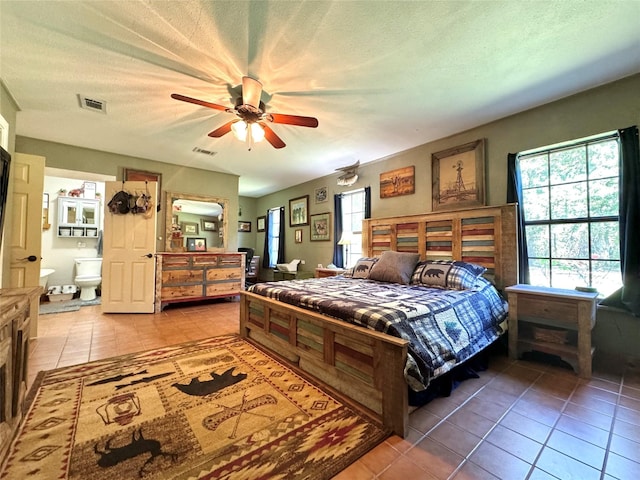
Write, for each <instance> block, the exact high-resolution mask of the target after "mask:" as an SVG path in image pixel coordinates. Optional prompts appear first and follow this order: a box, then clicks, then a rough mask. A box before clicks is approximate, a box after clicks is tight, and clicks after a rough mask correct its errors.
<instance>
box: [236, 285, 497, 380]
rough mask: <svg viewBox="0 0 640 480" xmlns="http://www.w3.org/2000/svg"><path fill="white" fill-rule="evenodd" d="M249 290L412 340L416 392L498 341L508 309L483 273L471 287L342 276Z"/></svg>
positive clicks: (410, 374) (410, 366)
mask: <svg viewBox="0 0 640 480" xmlns="http://www.w3.org/2000/svg"><path fill="white" fill-rule="evenodd" d="M248 291H250V292H253V293H256V294H258V295H262V296H265V297H269V298H272V299H275V300H279V301H281V302H284V303H288V304H291V305H297V306H299V307H302V308H306V309H308V310H313V311H316V312H319V313H322V314H325V315H329V316H331V317H335V318H339V319H341V320H344V321H347V322H350V323H353V324H356V325H360V326H364V327H367V328H370V329H372V330H377V331H379V332H384V333H387V334H389V335H393V336H395V337H399V338H403V339H405V340H407V341H408V342H409V345H408V360H407V366H406V367H405V378H406V379H407V383H408V384H409V386H410V387H411V388H412V389H413V390H414V391H417V392H418V391H421V390H424V389H425V388H426V387H427V386H428V385H429V382H430V381H431V379H432V378H435V377H438V376H440V375H442V374H443V373H446V372H448V371H449V370H451V369H452V368H453V367H454V366H456V365H457V364H459V363H461V362H464V361H465V360H467V359H468V358H470V357H471V356H473V355H474V354H476V353H478V352H479V351H481V350H482V349H484V348H485V347H486V346H488V345H489V344H491V343H492V342H493V341H494V340H496V339H497V338H498V337H499V336H500V335H501V334H502V329H501V328H500V323H501V322H502V321H503V320H505V319H506V317H507V309H508V307H507V302H506V301H505V300H504V299H502V298H501V297H500V295H499V293H498V291H497V290H496V289H495V288H494V286H493V285H492V284H491V283H490V282H489V281H487V280H486V279H484V278H483V277H480V278H479V279H478V281H477V282H476V286H475V288H474V289H472V290H443V289H438V288H427V287H424V286H417V285H400V284H396V283H384V282H378V281H375V280H363V279H354V278H346V277H342V276H337V277H327V278H314V279H308V280H292V281H286V282H268V283H258V284H255V285H252V286H251V287H250V288H249V289H248Z"/></svg>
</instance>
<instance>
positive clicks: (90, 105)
mask: <svg viewBox="0 0 640 480" xmlns="http://www.w3.org/2000/svg"><path fill="white" fill-rule="evenodd" d="M78 100H79V101H80V108H84V109H86V110H92V111H94V112H100V113H105V114H106V113H107V102H105V101H104V100H97V99H95V98H89V97H85V96H84V95H80V94H78Z"/></svg>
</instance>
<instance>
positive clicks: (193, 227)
mask: <svg viewBox="0 0 640 480" xmlns="http://www.w3.org/2000/svg"><path fill="white" fill-rule="evenodd" d="M180 230H182V233H183V234H185V235H198V233H200V232H198V224H197V223H196V222H180Z"/></svg>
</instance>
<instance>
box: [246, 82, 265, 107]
mask: <svg viewBox="0 0 640 480" xmlns="http://www.w3.org/2000/svg"><path fill="white" fill-rule="evenodd" d="M261 96H262V84H261V83H260V82H259V81H258V80H255V79H253V78H251V77H242V103H243V104H245V105H251V106H252V107H255V108H260V97H261Z"/></svg>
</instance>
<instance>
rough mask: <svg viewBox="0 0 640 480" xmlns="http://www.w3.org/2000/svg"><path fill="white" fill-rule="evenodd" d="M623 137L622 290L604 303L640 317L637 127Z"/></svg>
mask: <svg viewBox="0 0 640 480" xmlns="http://www.w3.org/2000/svg"><path fill="white" fill-rule="evenodd" d="M618 133H619V135H620V221H619V224H620V269H621V270H622V288H620V289H619V290H617V291H616V292H614V293H613V294H612V295H610V296H609V297H607V298H605V299H604V300H603V301H602V302H601V304H602V305H609V306H613V307H618V308H622V309H625V310H628V311H630V312H631V313H632V314H633V315H635V316H636V317H640V186H639V185H640V140H639V138H638V127H637V126H633V127H629V128H625V129H623V130H619V131H618Z"/></svg>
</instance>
